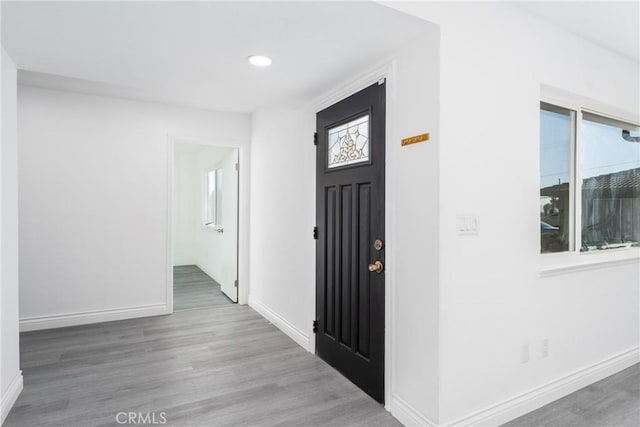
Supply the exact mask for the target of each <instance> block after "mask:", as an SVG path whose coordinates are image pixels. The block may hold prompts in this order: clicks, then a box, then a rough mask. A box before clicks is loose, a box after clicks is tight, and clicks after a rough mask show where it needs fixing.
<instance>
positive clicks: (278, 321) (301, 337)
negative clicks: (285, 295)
mask: <svg viewBox="0 0 640 427" xmlns="http://www.w3.org/2000/svg"><path fill="white" fill-rule="evenodd" d="M249 307H251V308H253V309H254V310H255V311H257V312H258V313H260V314H261V315H262V317H264V318H265V319H267V320H268V321H269V322H271V323H273V324H274V325H276V326H277V327H278V329H280V330H281V331H282V332H284V333H285V334H287V335H288V336H289V338H291V339H292V340H294V341H295V342H296V343H298V344H299V345H300V346H301V347H302V348H304V349H305V350H307V351H308V352H310V353H313V352H315V345H314V344H315V343H312V342H311V339H310V338H309V335H307V334H305V333H304V332H303V331H302V330H300V329H299V328H297V327H296V326H294V325H293V324H291V323H290V322H289V321H288V320H286V319H285V318H283V317H282V316H280V315H279V314H278V313H276V312H275V311H273V310H271V309H270V308H269V307H267V306H266V305H264V304H263V303H261V302H259V301H256V300H254V299H249Z"/></svg>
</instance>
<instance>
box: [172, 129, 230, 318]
mask: <svg viewBox="0 0 640 427" xmlns="http://www.w3.org/2000/svg"><path fill="white" fill-rule="evenodd" d="M170 145H171V146H172V153H171V154H172V156H171V157H172V165H171V166H172V170H173V174H172V176H173V182H172V189H173V192H172V193H173V194H172V197H171V200H172V202H171V204H172V206H171V210H172V213H173V214H172V219H171V224H170V227H171V230H172V232H171V241H172V245H171V249H170V250H171V254H170V255H171V259H172V262H171V266H170V267H171V272H170V276H171V277H172V279H173V280H172V286H171V290H170V291H171V293H172V298H171V300H172V302H173V303H172V305H173V311H183V310H191V309H199V308H209V307H215V306H222V305H228V304H231V303H235V302H238V272H239V270H238V235H239V233H238V231H239V221H238V217H239V216H238V213H239V149H238V148H235V147H224V146H212V145H205V144H198V143H190V142H182V141H175V142H174V143H173V144H170Z"/></svg>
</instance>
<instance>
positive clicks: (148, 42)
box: [1, 1, 640, 112]
mask: <svg viewBox="0 0 640 427" xmlns="http://www.w3.org/2000/svg"><path fill="white" fill-rule="evenodd" d="M513 4H515V5H516V6H517V7H519V8H521V10H524V11H526V12H527V13H532V14H534V15H536V16H538V17H540V18H542V19H544V20H546V21H550V22H552V23H554V24H556V25H558V26H560V27H563V28H565V29H566V30H568V31H570V32H573V33H575V34H576V35H579V36H581V37H583V38H586V39H588V40H591V41H593V42H594V43H597V44H600V45H602V46H604V47H606V48H608V49H611V50H614V51H616V52H619V53H621V54H622V55H624V56H627V57H629V58H631V59H633V60H635V61H636V62H639V61H640V53H639V51H640V46H639V44H640V33H639V31H640V30H639V29H638V27H639V25H638V24H639V20H640V3H639V2H638V1H631V2H612V1H609V2H586V1H579V2H558V1H557V2H544V1H542V2H514V3H513ZM1 5H2V44H3V46H4V47H5V49H7V51H8V52H9V54H10V55H11V56H12V58H13V59H14V60H15V62H16V63H17V65H18V67H19V68H20V69H21V70H23V71H21V72H20V75H19V78H20V82H21V83H23V84H28V85H32V86H39V87H49V88H57V89H66V90H72V91H78V92H84V93H94V94H100V95H108V96H119V97H124V98H133V99H143V100H152V101H159V102H167V103H172V104H179V105H188V106H194V107H200V108H207V109H215V110H225V111H239V112H251V111H254V110H256V109H258V108H260V107H261V106H265V105H279V104H280V105H285V104H297V103H305V102H308V101H309V100H311V99H313V98H315V97H317V96H318V95H320V94H321V93H322V92H324V91H326V90H327V89H329V88H332V87H336V86H338V85H339V84H340V83H341V82H343V81H344V79H345V76H349V75H350V74H353V73H355V72H357V71H359V70H362V69H363V68H364V67H368V66H371V65H373V64H375V63H377V62H379V61H380V60H382V59H383V58H385V57H386V56H388V55H389V54H391V53H392V52H393V51H394V50H395V49H396V48H397V47H399V46H401V45H402V44H403V43H405V42H406V41H408V40H409V39H411V38H413V37H416V36H417V35H419V34H420V32H422V31H423V29H424V28H425V27H426V26H427V25H431V24H429V23H427V22H426V21H422V20H420V19H418V18H414V17H411V16H409V15H405V14H403V13H401V12H398V11H395V10H393V9H391V8H387V7H385V6H383V5H381V4H377V3H374V2H368V1H367V2H363V1H357V2H333V1H307V2H279V1H274V2H218V1H210V2H162V1H157V2H29V1H16V2H11V1H2V2H1ZM251 54H263V55H268V56H271V57H272V58H273V61H274V63H273V65H272V66H271V67H269V68H266V69H259V68H255V67H251V66H249V65H248V63H247V60H246V57H247V56H248V55H251Z"/></svg>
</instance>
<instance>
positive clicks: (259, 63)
mask: <svg viewBox="0 0 640 427" xmlns="http://www.w3.org/2000/svg"><path fill="white" fill-rule="evenodd" d="M248 59H249V63H251V65H255V66H256V67H268V66H269V65H271V62H272V61H271V58H269V57H268V56H260V55H251V56H250V57H249V58H248Z"/></svg>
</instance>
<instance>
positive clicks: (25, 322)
mask: <svg viewBox="0 0 640 427" xmlns="http://www.w3.org/2000/svg"><path fill="white" fill-rule="evenodd" d="M162 314H171V310H170V308H169V306H168V305H167V304H157V305H144V306H138V307H129V308H117V309H112V310H98V311H85V312H81V313H68V314H56V315H52V316H39V317H27V318H23V319H20V332H27V331H38V330H41V329H53V328H64V327H66V326H76V325H87V324H90V323H101V322H111V321H114V320H124V319H133V318H136V317H148V316H159V315H162Z"/></svg>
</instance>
